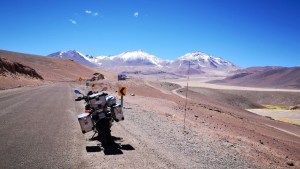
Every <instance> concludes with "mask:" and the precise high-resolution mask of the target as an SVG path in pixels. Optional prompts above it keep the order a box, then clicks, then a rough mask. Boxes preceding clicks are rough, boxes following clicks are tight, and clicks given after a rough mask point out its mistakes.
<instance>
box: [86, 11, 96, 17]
mask: <svg viewBox="0 0 300 169" xmlns="http://www.w3.org/2000/svg"><path fill="white" fill-rule="evenodd" d="M84 12H85V13H86V14H88V15H93V16H98V15H99V13H98V12H93V11H91V10H85V11H84Z"/></svg>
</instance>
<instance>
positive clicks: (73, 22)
mask: <svg viewBox="0 0 300 169" xmlns="http://www.w3.org/2000/svg"><path fill="white" fill-rule="evenodd" d="M69 21H70V22H71V23H72V24H74V25H76V24H77V22H76V21H75V20H74V19H69Z"/></svg>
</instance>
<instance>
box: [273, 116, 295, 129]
mask: <svg viewBox="0 0 300 169" xmlns="http://www.w3.org/2000/svg"><path fill="white" fill-rule="evenodd" d="M269 118H271V119H273V120H277V121H281V122H285V123H289V124H293V125H296V126H299V127H300V123H297V122H295V121H292V120H289V119H287V118H281V117H269Z"/></svg>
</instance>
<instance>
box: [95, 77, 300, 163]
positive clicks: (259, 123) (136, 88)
mask: <svg viewBox="0 0 300 169" xmlns="http://www.w3.org/2000/svg"><path fill="white" fill-rule="evenodd" d="M104 84H106V85H108V87H109V89H110V91H111V92H114V91H115V90H116V88H117V86H119V85H122V86H126V87H127V88H128V89H127V92H128V96H126V102H127V103H132V104H135V105H139V106H141V107H142V108H143V109H146V110H152V111H153V112H156V113H158V114H160V115H164V116H166V117H168V118H171V119H172V121H176V122H177V123H178V124H177V125H179V126H184V124H183V121H184V114H185V106H184V105H185V99H184V97H185V94H186V93H185V91H186V90H185V88H182V87H183V86H181V85H180V83H178V80H177V84H175V83H170V82H163V81H158V80H154V81H153V80H152V81H148V80H145V79H130V80H127V81H119V82H112V81H109V82H107V83H105V82H102V83H101V84H100V85H104ZM181 84H184V81H181ZM209 85H210V84H206V86H209ZM112 86H115V87H112ZM213 87H214V86H213ZM213 87H212V88H213ZM225 87H226V86H224V88H225ZM227 87H228V86H227ZM212 88H204V87H203V86H202V87H198V86H197V87H194V86H193V87H191V86H190V90H189V93H188V101H187V109H186V125H187V127H186V128H188V129H189V130H191V129H192V130H196V131H198V132H201V131H203V130H204V129H205V130H207V131H208V133H209V134H208V135H210V136H213V137H215V138H214V139H216V140H220V141H221V142H223V141H224V142H228V143H230V144H234V145H237V146H239V148H241V147H243V148H245V149H242V150H241V149H240V150H239V152H240V154H239V156H241V157H242V158H243V159H251V160H253V162H254V163H255V164H256V165H258V166H261V167H262V168H274V167H275V168H276V167H277V168H286V167H290V165H291V161H293V162H292V163H293V165H295V166H298V165H299V161H300V160H299V159H300V153H299V152H300V151H299V149H298V148H297V147H299V143H300V142H299V141H300V129H299V126H295V125H291V124H288V123H283V122H278V121H274V120H271V119H269V118H266V117H263V116H258V115H256V114H254V113H251V112H249V111H246V110H245V109H247V108H258V107H260V106H261V104H278V103H281V104H285V105H296V104H299V103H298V102H297V101H298V100H300V96H299V94H298V92H299V91H294V90H285V89H284V90H279V91H278V89H263V88H261V89H258V90H257V91H260V92H257V91H256V90H255V88H251V90H242V89H240V90H235V87H232V88H231V89H230V88H229V87H228V89H226V90H224V89H212ZM248 89H249V88H248ZM174 91H176V93H177V94H174ZM258 93H259V94H258ZM131 95H133V96H131ZM274 96H276V97H274ZM128 97H129V98H128ZM127 98H128V99H127ZM287 98H288V99H287ZM282 100H284V101H282ZM125 107H126V105H125ZM130 109H131V108H130ZM125 110H126V109H125ZM183 131H184V130H183ZM270 152H271V153H270Z"/></svg>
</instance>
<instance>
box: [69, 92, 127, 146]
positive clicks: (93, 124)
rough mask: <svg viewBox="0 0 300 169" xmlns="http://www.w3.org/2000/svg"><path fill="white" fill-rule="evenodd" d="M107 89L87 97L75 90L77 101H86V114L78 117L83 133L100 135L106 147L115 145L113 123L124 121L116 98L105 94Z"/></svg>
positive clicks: (91, 93) (90, 93) (88, 94)
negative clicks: (77, 95)
mask: <svg viewBox="0 0 300 169" xmlns="http://www.w3.org/2000/svg"><path fill="white" fill-rule="evenodd" d="M105 90H106V88H104V89H102V90H101V91H100V92H98V91H89V92H88V93H87V94H86V95H84V94H82V93H81V92H80V91H79V90H74V93H75V94H80V95H82V96H80V97H77V98H76V99H75V101H82V100H84V101H85V113H83V114H80V115H78V120H79V123H80V126H81V130H82V133H83V134H85V133H87V132H89V131H94V135H93V136H92V138H94V136H95V134H96V133H98V138H99V139H100V141H101V142H102V144H104V145H108V144H111V143H113V141H112V137H111V126H112V124H113V121H116V122H119V121H121V120H124V116H123V111H122V107H121V106H120V105H119V104H117V103H116V98H115V97H114V96H111V95H109V94H108V93H106V92H104V91H105Z"/></svg>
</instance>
